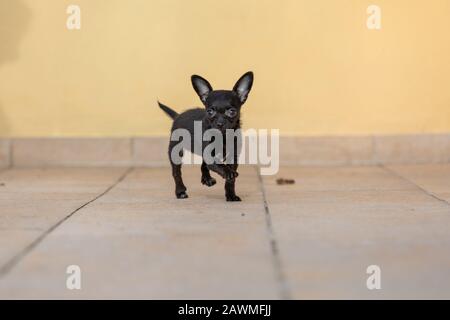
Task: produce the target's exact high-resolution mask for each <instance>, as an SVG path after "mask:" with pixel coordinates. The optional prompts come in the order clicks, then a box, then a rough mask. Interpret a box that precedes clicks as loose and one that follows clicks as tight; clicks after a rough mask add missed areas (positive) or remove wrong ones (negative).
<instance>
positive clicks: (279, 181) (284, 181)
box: [277, 178, 295, 186]
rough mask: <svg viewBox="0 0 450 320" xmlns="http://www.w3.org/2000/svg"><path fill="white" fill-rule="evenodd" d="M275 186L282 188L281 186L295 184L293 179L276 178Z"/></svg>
mask: <svg viewBox="0 0 450 320" xmlns="http://www.w3.org/2000/svg"><path fill="white" fill-rule="evenodd" d="M277 184H278V185H279V186H282V185H285V184H295V180H294V179H285V178H278V179H277Z"/></svg>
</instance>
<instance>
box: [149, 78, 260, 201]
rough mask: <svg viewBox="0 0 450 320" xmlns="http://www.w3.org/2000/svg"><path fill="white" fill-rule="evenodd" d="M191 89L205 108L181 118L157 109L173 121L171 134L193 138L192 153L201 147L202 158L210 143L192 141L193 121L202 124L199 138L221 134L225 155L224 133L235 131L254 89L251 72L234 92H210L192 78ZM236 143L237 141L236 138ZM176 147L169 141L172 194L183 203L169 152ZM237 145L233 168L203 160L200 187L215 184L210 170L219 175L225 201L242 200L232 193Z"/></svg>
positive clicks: (176, 166) (202, 81) (180, 183)
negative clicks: (183, 132) (184, 131)
mask: <svg viewBox="0 0 450 320" xmlns="http://www.w3.org/2000/svg"><path fill="white" fill-rule="evenodd" d="M191 80H192V85H193V87H194V90H195V91H196V92H197V94H198V96H199V97H200V100H201V101H202V102H203V104H204V106H205V108H204V109H203V108H197V109H191V110H187V111H185V112H183V113H181V114H178V113H177V112H175V111H174V110H172V109H170V108H169V107H167V106H165V105H163V104H162V103H159V102H158V104H159V106H160V108H161V109H162V110H163V111H164V112H165V113H167V114H168V115H169V116H170V117H171V118H172V119H173V120H174V121H173V125H172V132H173V131H174V130H175V129H179V128H183V129H187V130H188V131H189V132H190V134H191V137H192V141H191V152H195V150H194V145H195V144H196V143H201V145H202V148H201V150H202V154H201V155H203V150H204V149H205V147H206V146H207V145H208V144H209V143H211V142H204V141H200V142H199V141H194V121H201V123H202V136H203V132H205V131H206V130H208V129H218V130H220V131H221V132H222V133H223V139H224V141H223V146H224V154H225V150H226V134H225V133H226V130H227V129H232V130H237V129H239V128H240V126H241V122H240V111H241V107H242V105H243V104H244V103H245V101H246V100H247V97H248V94H249V93H250V90H251V88H252V85H253V72H247V73H246V74H244V75H243V76H242V77H241V78H240V79H239V80H238V81H237V82H236V84H235V86H234V88H233V90H213V89H212V87H211V85H210V84H209V82H208V81H207V80H205V79H204V78H202V77H200V76H197V75H193V76H192V78H191ZM195 138H196V139H202V137H195ZM235 139H237V138H235ZM177 143H178V141H170V143H169V159H170V162H171V165H172V175H173V178H174V180H175V194H176V196H177V198H178V199H185V198H187V197H188V195H187V193H186V187H185V185H184V183H183V179H182V177H181V164H176V163H174V161H173V160H172V158H171V153H172V149H173V148H174V146H175V145H176V144H177ZM237 145H238V144H237V141H236V140H235V144H234V146H235V152H234V161H233V163H232V164H226V163H213V164H207V163H206V162H205V160H203V163H202V166H201V171H202V178H201V182H202V184H204V185H206V186H208V187H211V186H213V185H215V184H216V179H214V178H213V177H211V175H210V170H211V171H213V172H215V173H217V174H219V175H220V176H221V177H222V178H224V179H225V197H226V199H227V201H241V199H240V198H239V197H238V196H237V195H236V193H235V182H236V178H237V176H238V173H237V168H238V160H237V159H238V156H239V155H238V150H237Z"/></svg>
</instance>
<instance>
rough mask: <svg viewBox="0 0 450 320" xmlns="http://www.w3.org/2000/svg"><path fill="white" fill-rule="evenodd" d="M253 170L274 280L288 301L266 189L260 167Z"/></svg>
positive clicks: (289, 295)
mask: <svg viewBox="0 0 450 320" xmlns="http://www.w3.org/2000/svg"><path fill="white" fill-rule="evenodd" d="M255 169H256V174H257V176H258V181H259V185H260V189H261V193H262V197H263V204H264V215H265V220H266V227H267V232H268V235H269V241H270V249H271V252H272V261H273V265H274V268H275V273H276V278H277V281H278V283H279V285H280V297H281V299H283V300H290V299H292V298H291V293H290V289H289V285H288V283H287V281H286V276H285V275H284V272H283V265H282V263H281V257H280V250H279V248H278V243H277V240H276V237H275V232H274V230H273V225H272V217H271V215H270V210H269V205H268V202H267V197H266V189H265V188H264V182H263V179H262V176H261V173H260V167H259V166H255Z"/></svg>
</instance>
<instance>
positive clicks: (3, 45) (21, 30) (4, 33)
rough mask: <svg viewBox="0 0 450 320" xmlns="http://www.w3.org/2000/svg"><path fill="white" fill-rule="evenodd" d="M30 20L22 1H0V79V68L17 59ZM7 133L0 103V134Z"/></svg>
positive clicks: (28, 10) (5, 120) (5, 116)
mask: <svg viewBox="0 0 450 320" xmlns="http://www.w3.org/2000/svg"><path fill="white" fill-rule="evenodd" d="M30 19H31V11H30V9H29V8H28V7H27V6H26V5H25V4H24V3H23V1H22V0H0V77H1V68H2V66H3V65H4V64H8V63H11V62H13V61H15V60H17V59H18V58H19V55H20V42H21V40H22V38H23V36H24V35H25V32H26V31H27V29H28V25H29V22H30ZM0 90H1V89H0ZM0 99H1V91H0ZM8 132H9V123H8V119H7V115H6V114H4V112H3V108H2V105H1V101H0V134H1V135H7V134H8Z"/></svg>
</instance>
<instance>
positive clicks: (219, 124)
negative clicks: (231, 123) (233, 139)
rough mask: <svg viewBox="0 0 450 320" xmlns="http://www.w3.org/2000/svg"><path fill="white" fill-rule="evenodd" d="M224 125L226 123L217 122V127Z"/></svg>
mask: <svg viewBox="0 0 450 320" xmlns="http://www.w3.org/2000/svg"><path fill="white" fill-rule="evenodd" d="M223 125H224V123H223V122H217V123H216V126H217V128H222V127H223Z"/></svg>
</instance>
